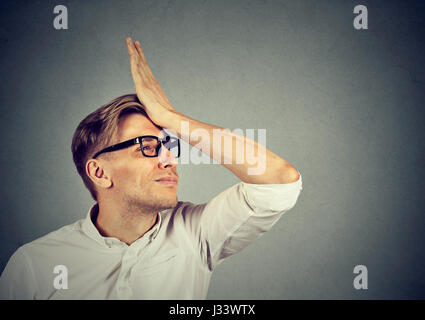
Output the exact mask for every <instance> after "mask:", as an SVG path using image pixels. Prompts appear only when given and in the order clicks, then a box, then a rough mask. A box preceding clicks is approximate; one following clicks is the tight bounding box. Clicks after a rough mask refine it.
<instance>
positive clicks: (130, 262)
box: [117, 233, 152, 300]
mask: <svg viewBox="0 0 425 320" xmlns="http://www.w3.org/2000/svg"><path fill="white" fill-rule="evenodd" d="M151 241H152V233H151V234H150V235H145V236H144V237H142V238H141V239H139V240H137V241H136V242H134V243H133V244H132V245H130V246H126V248H124V253H123V255H122V259H121V269H120V274H119V276H118V280H117V291H118V297H119V298H120V299H123V300H127V299H131V297H132V295H133V290H132V288H131V282H130V280H131V271H132V269H133V267H134V266H135V265H136V263H137V261H139V260H140V259H143V258H144V256H145V255H146V253H147V248H146V247H147V246H148V245H149V244H150V243H151Z"/></svg>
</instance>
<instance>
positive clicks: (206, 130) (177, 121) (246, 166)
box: [165, 112, 299, 184]
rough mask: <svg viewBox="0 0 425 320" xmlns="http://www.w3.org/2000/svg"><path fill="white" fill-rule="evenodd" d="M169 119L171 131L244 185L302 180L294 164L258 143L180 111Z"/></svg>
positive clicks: (168, 123)
mask: <svg viewBox="0 0 425 320" xmlns="http://www.w3.org/2000/svg"><path fill="white" fill-rule="evenodd" d="M167 118H168V119H167V120H166V125H165V127H166V128H167V129H170V130H172V131H174V132H175V133H176V134H177V135H178V137H179V138H180V139H182V140H184V141H186V142H187V143H189V144H190V145H192V146H193V147H195V148H197V149H199V150H201V151H202V152H203V153H205V154H206V155H208V156H209V157H210V158H212V159H214V160H216V161H217V162H218V163H220V164H222V165H223V166H225V167H226V168H227V169H229V170H230V171H231V172H233V173H234V174H235V175H236V176H237V177H238V178H239V179H240V180H242V181H243V182H247V183H255V184H284V183H291V182H295V181H297V180H298V178H299V173H298V171H297V170H296V169H295V168H294V167H293V166H292V165H291V164H290V163H288V162H287V161H285V160H284V159H282V158H281V157H279V156H278V155H276V154H275V153H273V152H272V151H270V150H269V149H267V148H266V147H265V146H263V145H261V144H259V143H258V142H256V141H255V140H252V139H249V138H247V137H245V136H244V135H240V134H237V133H234V132H232V131H230V130H228V129H224V128H222V127H218V126H215V125H211V124H208V123H204V122H201V121H198V120H195V119H192V118H189V117H187V116H185V115H183V114H181V113H178V112H175V113H171V114H168V115H167ZM254 160H255V161H254Z"/></svg>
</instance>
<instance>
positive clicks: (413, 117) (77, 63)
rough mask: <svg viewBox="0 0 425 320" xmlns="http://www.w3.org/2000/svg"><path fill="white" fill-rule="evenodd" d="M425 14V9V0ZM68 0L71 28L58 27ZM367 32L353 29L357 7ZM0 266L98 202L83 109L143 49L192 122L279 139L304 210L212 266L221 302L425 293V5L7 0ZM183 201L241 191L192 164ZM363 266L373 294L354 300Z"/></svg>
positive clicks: (126, 81) (278, 149) (213, 295)
mask: <svg viewBox="0 0 425 320" xmlns="http://www.w3.org/2000/svg"><path fill="white" fill-rule="evenodd" d="M422 3H423V2H422ZM57 4H64V5H66V6H67V8H68V13H69V29H68V30H55V29H54V28H53V19H54V16H55V15H54V14H53V8H54V6H55V5H57ZM357 4H365V5H367V7H368V9H369V29H368V30H363V31H356V30H355V29H354V28H353V19H354V16H355V15H354V14H353V8H354V6H355V5H357ZM0 8H1V14H0V25H1V28H0V49H1V63H0V74H1V76H2V81H1V88H0V90H1V93H0V106H1V126H0V130H1V148H0V152H1V157H0V159H1V177H0V178H1V186H0V196H1V203H2V207H1V215H0V237H1V238H0V243H1V245H0V250H1V251H0V267H1V268H0V271H1V270H3V268H4V266H5V264H6V263H7V261H8V259H9V257H10V256H11V254H12V253H13V252H14V251H15V250H16V249H17V248H18V247H19V246H20V245H22V244H24V243H26V242H29V241H31V240H34V239H35V238H38V237H40V236H42V235H44V234H46V233H48V232H50V231H53V230H55V229H57V228H59V227H61V226H63V225H66V224H69V223H72V222H74V221H76V220H78V219H81V218H83V217H85V215H86V213H87V210H88V209H89V207H90V206H91V205H92V204H93V202H92V200H91V198H90V196H89V193H88V191H86V189H85V188H84V186H83V183H82V181H81V180H80V177H79V176H78V174H77V171H76V169H75V167H74V164H73V162H72V155H71V151H70V145H71V138H72V135H73V133H74V130H75V128H76V127H77V125H78V123H79V121H81V120H82V119H83V118H84V117H85V116H86V115H87V114H88V113H90V112H91V111H93V110H94V109H96V108H97V107H99V106H100V105H102V104H104V103H106V102H108V101H110V100H111V99H112V98H114V97H117V96H119V95H122V94H125V93H130V92H134V88H133V83H132V79H131V75H130V71H129V63H128V56H127V52H126V49H125V40H124V39H125V37H126V36H128V35H129V36H131V37H132V38H133V39H135V40H136V39H138V40H139V41H140V42H141V43H142V46H143V48H144V52H145V54H146V56H147V59H148V62H149V64H150V66H151V68H152V70H153V72H154V74H155V75H156V77H157V78H158V79H159V81H160V83H161V85H162V86H163V89H164V91H165V92H166V93H167V95H168V97H169V99H170V101H171V102H172V103H173V104H174V106H175V107H176V108H177V109H178V110H179V111H181V112H182V113H184V114H186V115H188V116H190V117H192V118H195V119H198V120H201V121H205V122H209V123H213V124H216V125H220V126H222V127H227V128H230V129H235V128H242V129H247V128H254V129H259V128H265V129H267V147H269V148H270V149H271V150H272V151H273V152H275V153H277V154H279V155H280V156H282V157H283V158H284V159H286V160H287V161H289V162H290V163H292V164H293V165H294V166H295V167H296V168H297V169H298V170H299V171H300V172H301V174H302V176H303V183H304V185H303V191H302V193H301V195H300V198H299V200H298V203H297V205H296V206H295V207H294V208H293V209H292V210H291V211H290V212H288V213H287V214H286V215H284V216H283V217H282V219H281V220H280V221H279V222H278V223H277V224H276V225H275V226H274V228H273V229H272V230H271V231H270V232H268V233H266V234H265V235H264V236H263V237H261V238H260V239H259V240H257V241H256V242H254V243H252V244H251V245H250V246H249V247H247V248H246V249H245V250H244V251H242V252H241V253H239V254H238V255H235V256H233V257H231V258H229V259H228V260H226V261H225V262H223V263H222V264H221V265H220V266H219V267H218V268H217V270H216V271H215V273H214V275H213V278H212V282H211V286H210V291H209V295H208V298H209V299H378V298H382V299H389V298H401V299H411V298H425V257H424V249H425V242H424V240H425V235H424V231H425V217H424V207H425V201H424V197H423V193H424V178H425V175H424V163H425V162H424V153H423V146H424V144H423V141H424V138H425V137H424V133H425V132H424V130H423V123H424V118H425V117H424V113H425V112H424V105H423V101H424V95H425V90H424V81H425V72H424V62H425V61H424V57H425V41H424V37H423V36H421V35H422V34H424V33H425V22H424V20H425V19H424V17H425V15H424V12H425V7H424V5H423V4H421V2H414V1H388V0H386V1H361V2H360V1H339V0H334V1H289V0H288V1H31V2H29V1H28V2H26V1H2V2H1V5H0ZM179 174H180V176H181V177H182V179H181V184H180V186H179V199H180V200H185V201H192V202H195V203H200V202H204V201H207V200H209V199H210V198H211V197H213V196H214V195H216V194H217V193H219V192H220V191H222V190H223V189H225V188H227V187H229V186H231V185H233V184H235V183H237V182H238V180H237V179H236V177H234V176H233V175H232V174H231V172H230V171H227V170H226V169H225V168H222V167H220V166H219V165H200V166H195V165H182V166H181V167H180V168H179ZM359 264H363V265H366V266H367V268H368V271H369V289H368V290H360V291H357V290H354V288H353V279H354V276H355V275H354V274H353V268H354V266H356V265H359Z"/></svg>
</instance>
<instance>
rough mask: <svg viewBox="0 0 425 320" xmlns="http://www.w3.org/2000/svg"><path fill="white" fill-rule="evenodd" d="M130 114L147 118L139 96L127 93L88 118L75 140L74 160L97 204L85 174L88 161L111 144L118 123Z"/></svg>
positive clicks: (92, 185) (85, 119) (76, 131)
mask: <svg viewBox="0 0 425 320" xmlns="http://www.w3.org/2000/svg"><path fill="white" fill-rule="evenodd" d="M129 113H141V114H143V115H144V116H145V117H148V116H147V114H146V112H145V111H144V109H143V107H142V104H141V103H140V101H139V99H138V98H137V95H135V94H126V95H123V96H120V97H118V98H115V99H114V100H112V101H111V102H109V103H107V104H105V105H103V106H101V107H100V108H99V109H97V110H96V111H94V112H92V113H90V114H89V115H88V116H87V117H85V118H84V119H83V120H82V121H81V122H80V124H79V125H78V127H77V129H76V130H75V133H74V136H73V138H72V145H71V151H72V157H73V159H74V163H75V166H76V167H77V171H78V173H79V175H80V176H81V178H82V179H83V182H84V184H85V186H86V187H87V189H89V191H90V193H91V196H92V197H93V199H94V200H95V201H97V193H96V189H95V186H94V184H93V182H92V181H91V179H90V178H89V176H88V175H87V173H86V162H87V160H88V159H90V158H91V157H93V155H94V154H95V153H96V152H97V151H99V150H101V149H103V148H106V147H107V146H108V145H110V144H111V142H112V140H113V139H114V137H116V135H117V131H118V124H119V120H120V118H121V117H122V116H124V115H126V114H129Z"/></svg>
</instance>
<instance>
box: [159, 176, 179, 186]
mask: <svg viewBox="0 0 425 320" xmlns="http://www.w3.org/2000/svg"><path fill="white" fill-rule="evenodd" d="M155 181H156V182H159V183H162V184H169V185H176V184H177V182H178V181H179V180H178V179H177V177H171V176H167V177H162V178H159V179H157V180H155Z"/></svg>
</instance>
